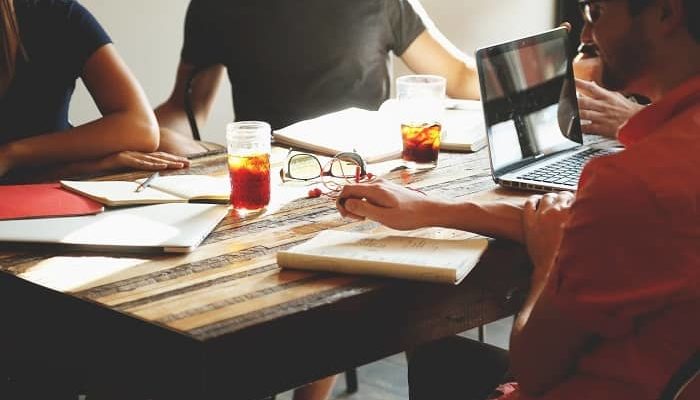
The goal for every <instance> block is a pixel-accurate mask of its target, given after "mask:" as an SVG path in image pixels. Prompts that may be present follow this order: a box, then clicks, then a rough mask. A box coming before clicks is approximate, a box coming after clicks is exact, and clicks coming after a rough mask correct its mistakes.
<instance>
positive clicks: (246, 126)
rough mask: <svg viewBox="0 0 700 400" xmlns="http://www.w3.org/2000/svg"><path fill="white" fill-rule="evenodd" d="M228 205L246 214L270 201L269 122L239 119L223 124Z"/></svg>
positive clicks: (261, 207)
mask: <svg viewBox="0 0 700 400" xmlns="http://www.w3.org/2000/svg"><path fill="white" fill-rule="evenodd" d="M226 144H227V147H228V171H229V177H230V178H231V205H233V208H235V209H236V210H238V211H240V212H243V213H247V212H250V211H258V210H261V209H263V208H265V207H266V206H267V205H268V204H269V203H270V125H269V124H268V123H266V122H260V121H241V122H234V123H231V124H228V125H227V126H226Z"/></svg>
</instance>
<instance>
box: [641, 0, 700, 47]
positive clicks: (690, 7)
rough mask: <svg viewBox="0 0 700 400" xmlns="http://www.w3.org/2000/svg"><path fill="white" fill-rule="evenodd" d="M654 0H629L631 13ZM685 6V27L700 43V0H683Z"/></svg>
mask: <svg viewBox="0 0 700 400" xmlns="http://www.w3.org/2000/svg"><path fill="white" fill-rule="evenodd" d="M652 1H653V0H629V6H630V13H631V14H632V15H636V14H639V13H640V12H641V11H642V9H644V7H646V6H648V5H649V4H651V2H652ZM683 8H684V9H685V15H686V19H685V27H686V28H687V29H688V32H689V33H690V36H692V37H693V39H695V41H696V42H698V43H700V1H698V0H683Z"/></svg>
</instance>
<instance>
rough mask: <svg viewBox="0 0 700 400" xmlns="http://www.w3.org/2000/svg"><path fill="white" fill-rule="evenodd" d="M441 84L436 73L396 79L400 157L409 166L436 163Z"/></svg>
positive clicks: (443, 92) (441, 79)
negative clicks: (401, 143) (399, 126)
mask: <svg viewBox="0 0 700 400" xmlns="http://www.w3.org/2000/svg"><path fill="white" fill-rule="evenodd" d="M445 86H446V81H445V78H443V77H441V76H436V75H406V76H402V77H399V78H398V79H396V97H397V100H398V107H399V117H400V119H401V139H402V142H403V151H402V153H401V158H402V159H403V160H404V162H405V164H406V166H407V167H409V168H412V169H426V168H434V167H436V166H437V160H438V154H439V152H440V133H441V130H442V114H443V110H444V100H445Z"/></svg>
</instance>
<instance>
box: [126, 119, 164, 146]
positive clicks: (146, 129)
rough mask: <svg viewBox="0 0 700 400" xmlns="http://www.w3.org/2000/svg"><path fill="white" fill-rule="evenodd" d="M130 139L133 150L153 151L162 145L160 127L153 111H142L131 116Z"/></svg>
mask: <svg viewBox="0 0 700 400" xmlns="http://www.w3.org/2000/svg"><path fill="white" fill-rule="evenodd" d="M128 124H129V127H128V128H127V129H128V131H127V132H128V136H129V138H128V141H129V146H128V147H129V148H130V150H133V151H140V152H144V153H151V152H154V151H156V150H157V149H158V146H159V145H160V128H159V127H158V121H157V120H156V116H155V114H153V111H151V110H148V111H141V112H138V113H134V114H132V115H130V116H129V122H128Z"/></svg>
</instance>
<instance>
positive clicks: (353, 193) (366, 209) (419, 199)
mask: <svg viewBox="0 0 700 400" xmlns="http://www.w3.org/2000/svg"><path fill="white" fill-rule="evenodd" d="M433 205H434V202H433V201H431V200H430V199H429V198H428V197H427V196H426V195H424V194H423V193H421V192H419V191H417V190H412V189H408V188H405V187H403V186H399V185H396V184H393V183H390V182H388V181H385V180H383V179H379V180H377V181H375V182H372V183H359V184H353V185H346V186H345V187H343V190H341V192H340V195H339V196H338V200H337V202H336V206H337V207H338V211H340V214H341V215H342V216H343V217H350V218H356V219H361V220H362V219H365V218H367V219H371V220H373V221H377V222H379V223H381V224H383V225H386V226H388V227H389V228H393V229H400V230H410V229H417V228H422V227H425V226H429V225H430V222H429V220H428V217H429V215H430V214H431V212H434V211H435V210H434V207H433Z"/></svg>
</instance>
